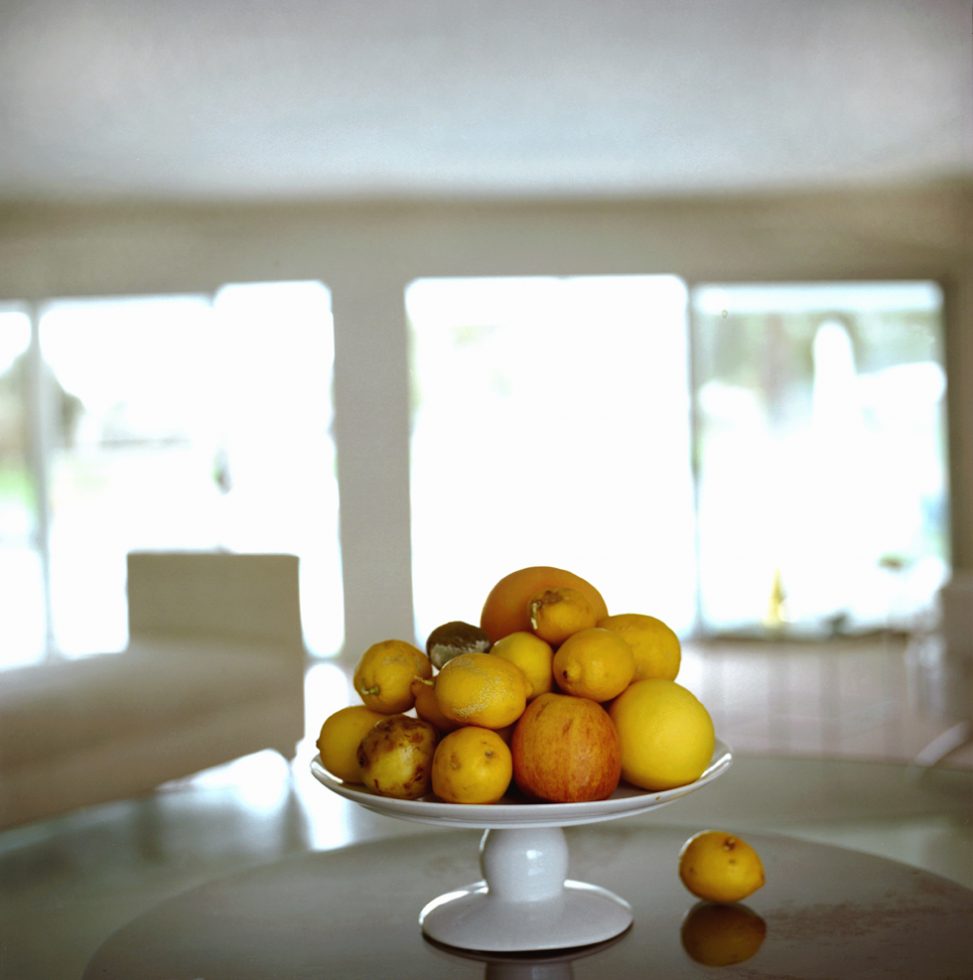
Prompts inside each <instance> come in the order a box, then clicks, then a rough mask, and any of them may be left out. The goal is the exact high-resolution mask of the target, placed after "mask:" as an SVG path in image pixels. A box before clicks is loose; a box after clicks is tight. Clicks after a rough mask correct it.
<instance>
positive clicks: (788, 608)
mask: <svg viewBox="0 0 973 980" xmlns="http://www.w3.org/2000/svg"><path fill="white" fill-rule="evenodd" d="M692 296H693V312H694V323H695V334H694V344H693V349H694V352H695V376H696V391H695V394H696V404H697V408H698V411H697V418H698V427H697V432H696V434H697V439H698V442H697V459H698V461H699V471H698V478H699V479H698V493H699V554H700V612H701V619H702V622H703V624H704V625H706V626H707V627H709V628H711V629H749V628H751V627H753V626H754V625H758V626H759V625H760V624H765V625H768V626H771V627H772V628H775V629H776V628H782V627H788V628H790V629H792V630H795V629H796V630H810V631H812V632H816V633H820V632H822V631H825V632H827V631H835V630H843V629H851V630H861V629H868V628H874V627H878V626H887V625H889V626H893V627H902V626H907V625H908V622H909V620H910V618H912V617H914V616H915V615H916V614H917V613H919V612H920V611H922V610H924V609H926V608H928V607H929V605H930V603H931V602H932V598H933V596H934V594H935V591H936V590H937V588H938V587H939V585H940V584H941V583H942V581H943V579H944V577H945V575H946V573H947V568H948V560H949V555H948V540H947V538H948V534H947V527H948V522H947V511H948V500H947V482H946V481H947V469H948V467H947V457H946V427H945V388H946V374H945V370H944V361H943V336H942V334H943V331H942V296H941V293H940V290H939V288H938V287H937V286H935V285H933V284H931V283H902V282H900V283H845V284H809V285H749V286H727V285H708V286H702V287H699V288H697V289H695V290H693V293H692Z"/></svg>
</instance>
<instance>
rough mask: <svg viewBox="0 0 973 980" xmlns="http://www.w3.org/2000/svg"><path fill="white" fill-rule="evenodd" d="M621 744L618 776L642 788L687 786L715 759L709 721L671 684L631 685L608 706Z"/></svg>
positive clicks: (657, 681)
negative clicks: (620, 763)
mask: <svg viewBox="0 0 973 980" xmlns="http://www.w3.org/2000/svg"><path fill="white" fill-rule="evenodd" d="M609 710H610V713H611V717H612V721H614V722H615V727H616V728H617V729H618V737H619V741H620V742H621V746H622V776H623V777H624V779H625V780H627V781H628V782H630V783H632V784H633V785H635V786H640V787H641V788H642V789H650V790H664V789H673V788H674V787H676V786H685V785H686V784H687V783H691V782H693V781H694V780H696V779H699V777H700V776H701V775H702V774H703V771H704V770H705V769H706V767H707V766H708V765H709V762H710V759H711V758H712V756H713V747H714V745H715V743H716V735H715V732H714V730H713V719H712V718H711V717H710V715H709V712H708V711H707V710H706V708H705V707H704V706H703V704H702V703H701V702H700V701H699V700H697V698H696V696H695V695H694V694H693V693H692V692H691V691H689V690H687V689H686V688H684V687H682V686H681V685H680V684H677V683H676V682H675V681H667V680H662V679H659V678H652V679H649V680H644V681H635V682H634V683H632V684H630V685H629V686H628V687H627V688H626V689H625V690H624V691H623V692H622V693H621V694H620V695H619V696H618V697H617V698H615V700H614V701H612V703H611V707H610V709H609Z"/></svg>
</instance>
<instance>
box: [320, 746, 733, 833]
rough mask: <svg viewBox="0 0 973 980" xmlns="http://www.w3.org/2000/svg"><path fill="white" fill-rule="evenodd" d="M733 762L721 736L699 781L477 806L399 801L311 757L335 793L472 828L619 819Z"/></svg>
mask: <svg viewBox="0 0 973 980" xmlns="http://www.w3.org/2000/svg"><path fill="white" fill-rule="evenodd" d="M732 761H733V754H732V753H731V751H730V748H729V746H728V745H727V744H726V743H725V742H723V741H722V740H721V739H717V740H716V745H715V748H714V749H713V756H712V759H711V760H710V764H709V765H708V766H707V767H706V770H705V771H704V772H703V774H702V775H701V776H700V777H699V779H697V780H696V781H695V782H692V783H687V784H686V785H685V786H677V787H675V788H674V789H667V790H660V791H657V792H649V791H646V790H642V789H637V788H636V787H634V786H629V785H627V784H625V783H621V784H620V785H619V787H618V789H616V790H615V792H614V793H612V795H611V796H609V797H608V799H606V800H595V801H593V802H590V803H526V802H522V801H517V800H514V799H512V798H510V797H505V798H504V799H503V800H501V801H500V802H499V803H492V804H488V805H477V804H470V803H443V802H442V801H441V800H439V799H438V798H437V797H435V796H431V795H430V796H424V797H422V798H421V799H418V800H397V799H394V798H393V797H390V796H379V795H378V794H377V793H373V792H371V791H370V790H368V789H366V788H365V787H364V786H360V785H354V784H351V783H344V782H342V781H341V780H340V779H335V777H334V776H332V775H331V774H330V773H329V772H328V771H327V770H326V769H325V768H324V766H322V765H321V757H320V756H319V755H316V756H315V757H314V759H313V760H312V761H311V772H312V773H313V774H314V777H315V778H316V779H317V780H318V782H320V783H322V784H323V785H324V786H326V787H327V788H328V789H329V790H331V791H332V792H333V793H337V794H338V795H339V796H343V797H344V798H345V799H348V800H351V801H352V802H354V803H357V804H358V805H359V806H363V807H366V808H367V809H369V810H373V811H375V812H376V813H382V814H384V815H385V816H388V817H398V818H399V819H401V820H415V821H418V822H420V823H431V824H438V825H439V826H443V827H468V828H470V827H472V828H482V829H485V830H488V829H491V828H497V829H503V828H506V829H514V828H518V827H568V826H571V825H573V824H583V823H598V822H600V821H602V820H615V819H617V818H619V817H628V816H631V815H633V814H636V813H642V812H644V811H646V810H654V809H657V808H658V807H662V806H667V805H668V804H670V803H674V802H675V801H676V800H678V799H680V798H682V797H683V796H686V795H688V794H689V793H694V792H696V790H698V789H702V787H704V786H706V785H707V784H708V783H711V782H712V781H713V780H714V779H717V778H718V777H719V776H722V775H723V773H724V772H726V770H727V769H728V768H729V767H730V765H731V763H732Z"/></svg>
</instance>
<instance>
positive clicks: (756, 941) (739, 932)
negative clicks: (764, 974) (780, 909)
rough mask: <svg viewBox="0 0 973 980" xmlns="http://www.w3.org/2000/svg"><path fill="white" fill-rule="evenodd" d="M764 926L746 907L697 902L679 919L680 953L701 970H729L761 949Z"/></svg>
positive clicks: (758, 917) (765, 931)
mask: <svg viewBox="0 0 973 980" xmlns="http://www.w3.org/2000/svg"><path fill="white" fill-rule="evenodd" d="M766 935H767V923H766V922H764V920H763V919H762V918H761V917H760V916H759V915H757V913H756V912H754V911H753V909H748V908H747V907H746V905H712V904H710V903H709V902H700V903H698V904H697V905H695V906H693V908H691V909H690V910H689V912H688V913H687V915H686V918H685V919H683V923H682V928H681V929H680V937H681V939H682V945H683V949H685V950H686V952H687V953H688V954H689V955H690V956H691V957H692V958H693V959H694V960H695V961H696V962H697V963H702V964H703V965H704V966H732V965H733V964H734V963H742V962H743V961H744V960H748V959H750V957H751V956H753V955H755V954H756V952H757V951H758V950H759V949H760V947H761V946H762V945H763V941H764V938H765V937H766Z"/></svg>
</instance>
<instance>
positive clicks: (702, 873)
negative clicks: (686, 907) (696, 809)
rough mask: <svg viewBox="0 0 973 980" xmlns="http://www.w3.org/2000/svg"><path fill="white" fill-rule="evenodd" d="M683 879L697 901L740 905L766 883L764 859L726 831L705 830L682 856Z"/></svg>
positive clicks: (681, 872)
mask: <svg viewBox="0 0 973 980" xmlns="http://www.w3.org/2000/svg"><path fill="white" fill-rule="evenodd" d="M679 879H680V881H682V883H683V884H684V885H685V886H686V888H687V889H688V890H689V891H690V892H692V894H693V895H695V896H696V897H697V898H702V899H705V900H706V901H709V902H719V903H723V904H726V903H731V902H740V901H742V900H743V899H745V898H746V897H747V896H748V895H752V894H753V893H754V892H755V891H757V889H758V888H762V887H763V885H764V881H765V875H764V867H763V862H761V860H760V855H758V854H757V852H756V851H755V850H754V849H753V847H751V846H750V844H748V843H747V842H746V841H745V840H743V839H742V838H740V837H737V836H736V835H735V834H731V833H728V832H727V831H724V830H701V831H700V832H699V833H697V834H693V836H692V837H690V838H689V840H687V841H686V843H685V844H683V846H682V848H681V850H680V852H679Z"/></svg>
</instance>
